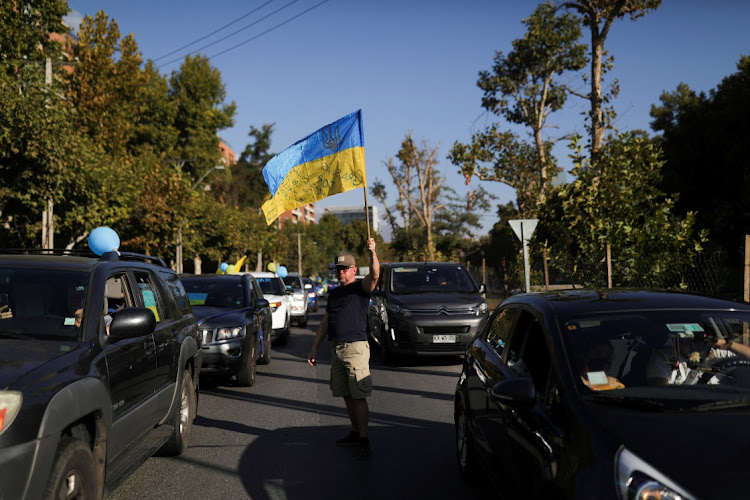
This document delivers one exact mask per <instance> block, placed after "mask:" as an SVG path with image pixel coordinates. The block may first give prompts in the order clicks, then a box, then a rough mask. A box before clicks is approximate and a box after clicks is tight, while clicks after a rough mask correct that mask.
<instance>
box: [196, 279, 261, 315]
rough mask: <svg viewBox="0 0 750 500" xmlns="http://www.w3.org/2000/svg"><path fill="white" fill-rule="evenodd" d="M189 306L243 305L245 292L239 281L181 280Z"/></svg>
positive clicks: (237, 306) (231, 306)
mask: <svg viewBox="0 0 750 500" xmlns="http://www.w3.org/2000/svg"><path fill="white" fill-rule="evenodd" d="M182 284H183V285H184V286H185V290H186V291H187V296H188V298H189V299H190V305H191V306H206V307H227V308H232V309H237V308H239V307H245V306H246V305H247V304H245V294H244V293H243V287H242V283H240V282H226V281H224V282H216V281H208V280H203V279H201V280H194V281H190V280H183V281H182Z"/></svg>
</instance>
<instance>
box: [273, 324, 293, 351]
mask: <svg viewBox="0 0 750 500" xmlns="http://www.w3.org/2000/svg"><path fill="white" fill-rule="evenodd" d="M291 329H292V318H289V319H287V321H286V325H285V326H284V330H283V331H282V332H281V336H279V340H277V342H278V344H279V345H286V344H287V342H288V341H289V333H290V332H291Z"/></svg>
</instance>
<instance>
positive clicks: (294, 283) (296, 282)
mask: <svg viewBox="0 0 750 500" xmlns="http://www.w3.org/2000/svg"><path fill="white" fill-rule="evenodd" d="M284 284H285V285H286V286H290V287H292V288H297V289H301V288H302V282H301V281H300V279H299V276H287V277H286V278H284Z"/></svg>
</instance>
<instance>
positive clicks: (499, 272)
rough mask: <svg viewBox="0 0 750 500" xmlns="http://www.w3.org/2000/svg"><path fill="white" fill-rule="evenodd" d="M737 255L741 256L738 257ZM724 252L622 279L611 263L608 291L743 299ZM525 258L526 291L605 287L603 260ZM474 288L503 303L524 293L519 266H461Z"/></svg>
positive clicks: (646, 268) (645, 264)
mask: <svg viewBox="0 0 750 500" xmlns="http://www.w3.org/2000/svg"><path fill="white" fill-rule="evenodd" d="M740 255H741V254H740ZM732 257H734V259H730V256H729V255H728V254H727V253H726V252H715V253H710V254H706V253H701V254H698V255H697V256H696V257H695V259H694V260H693V262H692V263H690V264H688V265H685V266H682V267H680V268H678V269H669V270H667V271H665V272H662V273H660V274H658V275H656V274H654V273H653V269H651V266H650V264H649V259H648V258H647V257H645V258H644V259H643V260H642V264H641V265H638V264H636V266H635V268H631V269H629V272H628V273H627V275H628V277H627V279H624V278H623V277H622V276H621V275H619V276H618V262H617V260H616V259H615V260H613V261H612V287H613V288H620V287H629V288H659V289H671V290H685V291H692V292H699V293H705V294H710V295H715V296H721V297H726V298H731V299H740V300H741V299H742V298H743V296H744V274H743V267H742V265H741V263H740V265H739V266H738V264H737V260H738V258H737V256H736V255H735V256H732ZM546 264H547V265H546V267H547V272H546V279H545V269H544V268H545V262H544V259H543V258H542V257H537V258H531V259H530V268H531V273H530V276H529V279H530V284H531V290H532V291H540V290H545V289H547V288H549V289H565V288H568V289H569V288H606V287H607V286H608V272H607V261H606V259H605V258H602V259H601V260H599V261H586V260H584V259H576V260H563V259H547V262H546ZM467 267H468V269H469V272H470V273H471V275H472V276H473V278H474V280H475V281H476V282H477V283H484V284H485V287H486V289H487V295H486V296H487V298H492V299H503V298H505V297H508V296H509V295H512V294H514V293H519V292H523V291H525V288H526V285H525V276H524V270H523V262H522V260H521V259H520V258H519V259H518V260H517V261H515V262H513V261H511V262H507V263H506V264H505V266H504V267H503V268H493V267H486V268H483V267H481V266H470V265H467Z"/></svg>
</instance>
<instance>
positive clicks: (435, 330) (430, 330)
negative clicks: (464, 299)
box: [417, 325, 469, 335]
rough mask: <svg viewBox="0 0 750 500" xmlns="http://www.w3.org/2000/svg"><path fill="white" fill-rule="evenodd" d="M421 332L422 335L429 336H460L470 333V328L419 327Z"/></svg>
mask: <svg viewBox="0 0 750 500" xmlns="http://www.w3.org/2000/svg"><path fill="white" fill-rule="evenodd" d="M417 328H418V329H419V330H421V333H426V334H428V335H441V334H460V333H469V326H468V325H466V326H460V325H456V326H420V327H417Z"/></svg>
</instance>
